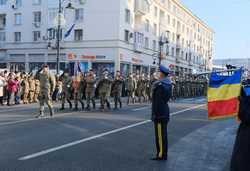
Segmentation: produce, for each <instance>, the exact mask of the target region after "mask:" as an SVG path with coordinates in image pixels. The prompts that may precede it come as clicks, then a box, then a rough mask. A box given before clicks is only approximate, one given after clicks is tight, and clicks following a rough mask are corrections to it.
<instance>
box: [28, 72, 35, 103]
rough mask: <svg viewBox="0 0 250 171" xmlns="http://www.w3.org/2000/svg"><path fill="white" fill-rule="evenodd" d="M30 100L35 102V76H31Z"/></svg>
mask: <svg viewBox="0 0 250 171" xmlns="http://www.w3.org/2000/svg"><path fill="white" fill-rule="evenodd" d="M29 88H30V89H29V102H30V103H34V95H35V90H36V82H35V80H34V77H33V76H30V77H29Z"/></svg>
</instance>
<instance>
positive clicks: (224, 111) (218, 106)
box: [207, 69, 242, 119]
mask: <svg viewBox="0 0 250 171" xmlns="http://www.w3.org/2000/svg"><path fill="white" fill-rule="evenodd" d="M241 74H242V70H241V69H239V70H236V71H235V72H234V74H233V75H231V76H224V75H218V74H217V73H212V74H211V77H210V80H209V85H208V93H207V98H208V118H209V119H221V118H227V117H232V116H236V115H237V114H238V111H239V100H238V97H239V96H240V91H241Z"/></svg>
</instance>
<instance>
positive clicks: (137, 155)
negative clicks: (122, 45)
mask: <svg viewBox="0 0 250 171" xmlns="http://www.w3.org/2000/svg"><path fill="white" fill-rule="evenodd" d="M204 104H205V101H204V99H201V98H198V99H185V100H178V101H177V102H171V103H170V108H171V115H172V116H171V121H170V123H169V144H170V145H169V160H168V162H156V161H152V160H150V158H152V157H154V155H155V146H154V132H153V125H152V123H151V122H150V121H149V119H150V105H149V104H143V105H139V104H137V105H131V106H124V108H123V109H121V110H118V111H105V112H103V113H101V112H99V111H92V112H81V111H79V112H72V111H70V110H66V111H64V112H59V111H58V112H56V116H55V117H54V118H47V119H35V118H34V117H35V115H36V114H37V111H38V110H37V107H38V106H37V105H35V104H34V105H19V106H13V107H7V106H4V107H0V137H1V140H0V147H1V148H0V171H5V170H6V171H7V170H8V171H12V170H13V171H14V170H15V171H36V170H37V171H64V170H65V171H71V170H72V171H78V170H79V171H123V170H124V171H130V170H131V171H134V170H135V171H163V170H164V171H165V170H169V171H191V170H192V171H199V170H202V171H227V170H228V168H229V167H228V165H229V162H230V155H231V150H232V148H233V143H234V138H235V133H236V129H237V124H236V122H235V121H234V119H230V120H222V121H208V120H207V115H206V113H207V110H206V105H204Z"/></svg>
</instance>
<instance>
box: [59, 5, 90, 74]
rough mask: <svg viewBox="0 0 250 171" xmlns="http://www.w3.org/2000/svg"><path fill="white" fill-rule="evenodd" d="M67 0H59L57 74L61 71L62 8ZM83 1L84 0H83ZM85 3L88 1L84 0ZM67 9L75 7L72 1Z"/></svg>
mask: <svg viewBox="0 0 250 171" xmlns="http://www.w3.org/2000/svg"><path fill="white" fill-rule="evenodd" d="M65 1H66V0H58V16H57V33H56V74H57V75H59V71H60V41H61V38H62V36H61V33H62V30H61V29H62V27H61V25H62V24H63V23H62V20H63V19H64V18H63V8H62V3H63V2H65ZM82 1H83V0H82ZM83 2H84V3H85V2H86V1H83ZM65 8H66V9H75V8H74V7H73V6H72V3H71V2H69V3H68V5H67V6H66V7H65Z"/></svg>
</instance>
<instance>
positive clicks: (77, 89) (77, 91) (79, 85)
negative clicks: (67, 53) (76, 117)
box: [72, 78, 85, 111]
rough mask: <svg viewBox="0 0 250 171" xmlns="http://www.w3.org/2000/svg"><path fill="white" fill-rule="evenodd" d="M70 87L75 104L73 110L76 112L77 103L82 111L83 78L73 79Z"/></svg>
mask: <svg viewBox="0 0 250 171" xmlns="http://www.w3.org/2000/svg"><path fill="white" fill-rule="evenodd" d="M72 87H73V88H74V92H73V93H74V102H75V110H76V111H77V110H78V102H80V103H81V106H82V110H84V102H83V94H84V90H85V81H84V79H83V78H80V80H78V79H77V78H75V79H74V80H73V82H72Z"/></svg>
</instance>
